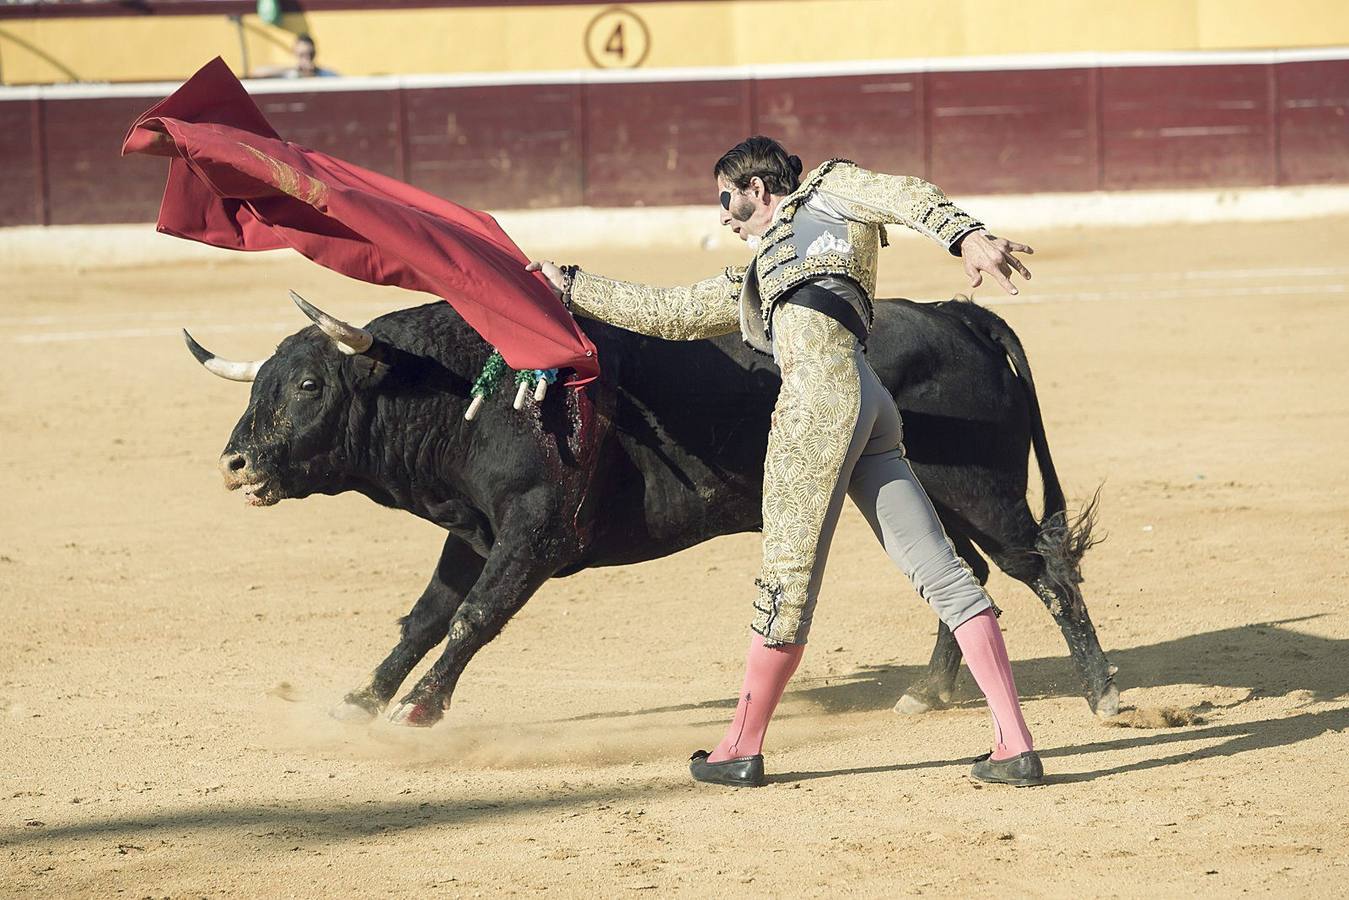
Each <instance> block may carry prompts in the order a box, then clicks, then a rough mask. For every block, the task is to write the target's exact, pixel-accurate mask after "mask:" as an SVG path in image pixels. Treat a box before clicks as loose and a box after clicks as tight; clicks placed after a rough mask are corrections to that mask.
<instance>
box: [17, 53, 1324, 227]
mask: <svg viewBox="0 0 1349 900" xmlns="http://www.w3.org/2000/svg"><path fill="white" fill-rule="evenodd" d="M1227 56H1228V57H1229V58H1230V57H1231V56H1232V55H1231V54H1228V55H1227ZM674 75H679V76H680V77H674ZM731 75H732V76H733V77H708V78H706V79H698V80H689V79H688V76H687V75H686V74H684V73H674V74H672V75H671V77H668V78H667V77H662V76H661V75H660V74H659V73H656V74H655V75H653V74H652V73H644V74H643V75H642V76H641V77H640V78H633V79H631V80H619V79H594V78H584V77H580V76H577V77H575V78H572V79H570V80H569V79H567V78H562V77H557V78H552V79H547V80H541V81H540V83H534V84H521V83H503V84H491V83H486V84H483V83H463V84H443V83H436V82H434V81H433V82H431V83H426V82H427V80H426V79H422V80H421V81H420V82H418V81H412V80H408V81H400V80H398V79H364V80H356V82H357V83H352V84H347V83H344V82H341V81H338V80H335V79H323V81H324V82H326V83H325V84H323V85H321V86H320V87H311V86H310V85H307V84H304V83H298V82H296V83H287V84H285V85H280V84H277V83H275V82H273V83H269V84H268V85H266V86H265V88H262V87H260V88H259V90H260V91H261V92H260V93H258V94H257V95H256V97H257V100H258V104H259V106H260V107H261V108H262V109H263V111H264V112H265V113H266V115H267V117H268V118H269V119H270V120H271V122H272V123H273V125H274V126H275V127H276V128H277V130H278V131H279V132H280V133H281V134H282V135H283V136H284V137H286V138H287V139H288V140H291V141H294V142H296V143H299V144H303V145H306V146H309V147H313V148H315V149H319V150H323V151H326V152H329V153H332V154H334V155H336V156H339V157H342V158H344V159H347V160H350V161H351V162H354V163H356V164H358V165H362V166H366V167H369V168H371V169H374V170H376V171H379V172H384V173H386V174H389V175H392V176H394V177H396V178H400V179H403V180H406V181H409V182H411V183H412V184H415V185H417V186H419V187H422V188H425V189H426V190H429V191H431V192H433V193H436V194H439V195H442V196H445V197H449V198H451V199H454V200H456V201H459V202H462V203H465V204H467V205H470V206H474V207H478V208H485V209H513V208H542V207H568V206H580V205H585V206H661V205H682V204H698V203H711V202H714V192H713V190H712V183H711V181H712V176H711V168H712V165H713V163H714V162H715V160H716V158H717V157H718V155H719V154H720V153H721V152H722V151H724V150H725V149H727V148H729V147H730V146H732V145H733V144H734V143H735V142H737V141H739V140H741V139H742V138H744V137H745V136H747V135H749V134H753V133H764V134H769V135H772V136H776V137H778V138H779V139H781V140H782V141H783V142H784V143H785V144H786V145H787V146H788V148H789V149H791V150H792V151H793V152H796V153H798V154H800V155H801V157H802V158H803V159H804V160H805V161H806V164H807V166H811V165H814V164H815V163H817V162H819V161H821V160H823V159H826V158H828V157H831V156H846V157H849V158H851V159H854V160H856V161H857V162H858V163H859V164H861V165H864V166H868V167H870V168H875V169H878V170H881V171H886V172H896V173H905V174H914V175H922V176H924V177H926V178H928V179H929V180H931V181H934V182H936V183H937V184H939V185H941V186H942V187H943V188H945V189H946V190H947V191H948V192H950V193H953V194H957V195H958V194H968V193H1036V192H1044V191H1084V190H1097V189H1103V190H1120V189H1135V188H1185V187H1225V186H1257V185H1286V184H1317V183H1349V56H1346V58H1331V59H1306V60H1291V61H1263V62H1262V61H1252V62H1243V61H1235V62H1233V61H1225V62H1223V63H1221V64H1207V65H1205V64H1186V65H1103V66H1095V67H1082V66H1077V67H1064V68H1053V67H1049V68H1030V67H1028V68H1025V69H1001V70H997V69H982V70H971V71H961V70H941V71H920V72H901V71H897V72H884V71H880V72H874V73H870V72H868V73H862V74H815V73H810V74H808V75H804V76H798V75H792V74H785V75H781V76H779V75H778V74H777V73H773V74H772V75H771V76H770V75H763V74H754V73H750V74H748V75H746V74H740V73H731ZM254 86H256V85H254ZM320 88H321V89H320ZM169 89H171V86H164V85H154V86H140V87H132V86H118V87H116V88H115V89H109V90H108V91H107V92H106V94H101V93H100V91H99V90H98V89H96V88H80V89H74V90H64V91H58V90H55V89H49V90H43V89H40V88H33V89H8V90H6V91H0V153H2V154H3V159H4V161H5V166H6V173H5V178H3V179H0V225H21V224H67V223H84V224H95V223H108V222H139V221H149V220H152V219H153V218H154V216H155V212H156V209H157V204H158V199H159V195H160V191H161V190H162V186H163V181H164V162H163V161H162V160H158V159H152V158H130V159H122V158H120V157H119V156H118V148H119V147H120V144H121V140H122V137H123V134H124V132H125V130H126V128H127V126H128V125H129V124H130V122H131V121H132V120H133V119H134V118H135V116H136V115H137V114H138V113H139V112H141V111H142V110H144V109H145V108H147V107H148V106H149V105H150V104H151V103H152V102H153V101H154V100H156V99H158V98H159V97H160V96H162V95H163V94H164V93H165V92H167V90H169ZM138 93H139V94H140V95H139V96H138V95H137V94H138Z"/></svg>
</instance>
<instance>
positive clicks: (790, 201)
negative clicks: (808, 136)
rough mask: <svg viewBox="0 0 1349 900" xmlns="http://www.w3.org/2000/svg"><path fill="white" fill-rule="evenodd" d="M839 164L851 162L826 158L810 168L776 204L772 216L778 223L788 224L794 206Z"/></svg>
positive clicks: (801, 201)
mask: <svg viewBox="0 0 1349 900" xmlns="http://www.w3.org/2000/svg"><path fill="white" fill-rule="evenodd" d="M839 165H849V166H851V165H852V162H851V161H849V160H846V159H830V160H826V161H825V162H822V163H820V164H819V165H818V166H816V167H815V168H814V169H812V170H811V171H810V174H808V175H807V176H806V177H805V178H803V179H801V183H800V184H799V185H797V187H796V190H794V191H792V192H791V193H790V194H788V195H787V196H786V197H784V198H783V200H782V202H781V203H780V204H778V208H777V212H776V213H774V218H775V219H777V220H778V225H790V223H791V220H792V216H794V215H796V208H797V207H798V206H800V205H801V204H802V203H804V202H805V201H806V199H807V198H808V197H809V196H810V195H811V193H812V192H813V191H814V190H815V189H816V188H817V187H819V185H820V182H822V181H823V180H824V176H826V175H828V174H829V173H830V172H831V171H833V169H834V167H835V166H839ZM774 227H777V226H774ZM768 233H769V234H771V233H772V229H770V230H769V232H768Z"/></svg>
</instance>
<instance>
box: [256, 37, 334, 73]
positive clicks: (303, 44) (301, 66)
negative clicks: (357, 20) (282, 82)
mask: <svg viewBox="0 0 1349 900" xmlns="http://www.w3.org/2000/svg"><path fill="white" fill-rule="evenodd" d="M291 49H292V52H294V54H295V65H293V66H265V67H263V68H261V69H258V70H256V71H255V72H253V73H251V74H250V76H249V77H251V78H329V77H332V76H334V75H336V74H337V73H336V72H334V71H333V70H332V69H324V68H321V67H320V66H319V65H318V64H317V62H316V58H317V56H318V45H317V44H315V43H314V39H313V38H312V37H310V36H309V35H307V34H299V35H296V36H295V46H294V47H293V48H291Z"/></svg>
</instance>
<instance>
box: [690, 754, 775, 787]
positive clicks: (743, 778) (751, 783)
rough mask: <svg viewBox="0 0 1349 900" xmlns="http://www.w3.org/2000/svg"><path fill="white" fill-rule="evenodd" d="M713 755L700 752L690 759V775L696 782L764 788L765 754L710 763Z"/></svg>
mask: <svg viewBox="0 0 1349 900" xmlns="http://www.w3.org/2000/svg"><path fill="white" fill-rule="evenodd" d="M711 755H712V754H710V753H708V752H707V751H706V750H699V751H698V752H697V753H695V754H693V755H692V756H690V757H689V774H690V775H692V776H693V778H694V780H696V781H706V782H707V783H708V784H729V785H731V786H732V787H763V786H764V785H765V784H767V783H768V781H767V779H765V778H764V777H763V754H762V753H758V754H755V755H754V756H741V757H737V758H736V759H727V760H723V761H721V762H708V761H707V758H708V757H709V756H711Z"/></svg>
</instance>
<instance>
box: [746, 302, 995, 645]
mask: <svg viewBox="0 0 1349 900" xmlns="http://www.w3.org/2000/svg"><path fill="white" fill-rule="evenodd" d="M773 345H774V352H775V355H776V357H777V360H778V365H779V367H780V368H781V370H782V390H781V393H780V394H779V395H778V401H777V405H776V407H775V408H774V412H773V424H772V429H771V431H770V432H769V441H768V454H767V457H766V460H765V466H764V563H763V570H762V571H761V573H760V577H759V580H758V585H759V595H758V599H757V600H756V602H755V609H756V615H755V619H754V623H753V628H754V630H755V631H756V632H758V633H759V634H760V635H762V636H763V637H764V642H765V643H766V644H769V645H778V644H804V643H805V642H806V638H807V635H808V634H809V631H810V626H811V621H812V619H813V618H814V614H815V605H816V601H817V599H818V597H819V591H820V582H821V580H822V579H823V576H824V567H825V561H826V559H827V557H828V553H829V544H830V542H831V540H832V539H833V535H834V529H835V527H836V526H837V524H838V517H839V513H840V512H841V511H842V508H843V498H844V495H845V494H846V495H848V496H850V497H852V500H853V502H854V503H855V504H856V505H857V507H858V509H860V510H861V512H862V515H863V516H865V517H866V520H867V521H868V522H869V523H870V524H871V528H872V530H873V531H874V532H875V534H876V537H877V539H879V540H880V542H881V545H882V546H883V547H884V548H885V552H886V553H887V554H888V555H889V557H890V559H891V560H893V561H894V563H895V565H897V566H898V567H899V568H900V570H901V571H903V572H904V574H905V575H907V576H908V577H909V579H910V580H911V581H912V582H913V585H914V587H915V588H917V590H918V593H919V595H920V596H921V597H922V598H923V599H924V600H926V601H927V602H928V604H929V605H931V607H932V609H933V610H934V611H935V612H936V613H937V615H938V616H939V617H940V618H941V620H942V621H943V622H945V623H946V624H947V625H948V626H949V627H951V628H952V629H955V628H956V627H958V626H959V625H961V624H963V623H964V622H965V621H967V620H968V619H970V618H971V617H973V616H975V615H978V614H979V613H980V612H982V611H984V610H986V609H990V608H992V603H991V601H990V600H989V597H988V594H987V592H985V590H984V588H983V586H982V585H981V584H979V582H978V581H977V580H976V579H975V577H974V575H973V573H972V572H971V571H970V568H969V566H968V565H967V564H966V563H965V561H964V560H963V559H961V558H960V556H959V555H958V554H957V553H956V551H955V547H954V545H953V544H952V543H951V540H950V538H949V537H948V536H947V534H946V531H945V530H944V529H943V528H942V524H941V521H940V520H939V519H938V518H937V512H936V510H935V509H934V508H933V506H932V501H931V500H929V499H928V496H927V493H926V492H925V491H924V490H923V487H922V485H921V484H919V482H918V479H917V477H916V476H915V475H914V472H913V468H912V467H911V466H910V465H909V461H908V460H907V459H906V458H905V456H904V444H903V429H902V426H901V423H900V417H899V412H898V410H897V409H896V408H895V402H894V398H893V397H891V396H890V394H889V392H888V391H887V390H886V389H885V387H884V385H882V384H881V382H880V379H879V378H877V376H876V373H875V372H874V371H872V368H871V365H870V364H869V363H868V362H867V359H866V356H865V355H864V352H863V349H862V347H861V346H860V345H859V344H858V342H857V339H856V338H855V337H854V336H853V335H852V333H851V332H849V331H848V330H847V329H846V328H845V327H843V325H841V324H840V323H839V322H837V321H835V320H834V319H832V318H830V317H829V316H826V315H824V314H823V313H820V312H816V311H815V310H813V309H808V308H806V307H803V306H796V305H783V306H781V307H779V309H778V310H777V311H776V313H775V315H774V336H773Z"/></svg>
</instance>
